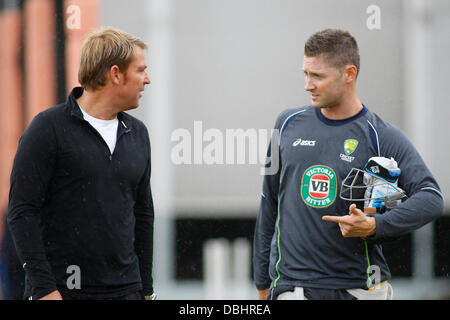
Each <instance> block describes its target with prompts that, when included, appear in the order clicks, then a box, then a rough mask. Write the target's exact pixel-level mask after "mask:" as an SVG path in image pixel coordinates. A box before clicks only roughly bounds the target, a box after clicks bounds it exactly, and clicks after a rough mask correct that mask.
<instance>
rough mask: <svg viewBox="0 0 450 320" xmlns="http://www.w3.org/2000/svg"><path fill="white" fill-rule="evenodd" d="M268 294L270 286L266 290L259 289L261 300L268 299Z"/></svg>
mask: <svg viewBox="0 0 450 320" xmlns="http://www.w3.org/2000/svg"><path fill="white" fill-rule="evenodd" d="M268 295H269V288H267V289H264V290H258V298H259V300H267V296H268Z"/></svg>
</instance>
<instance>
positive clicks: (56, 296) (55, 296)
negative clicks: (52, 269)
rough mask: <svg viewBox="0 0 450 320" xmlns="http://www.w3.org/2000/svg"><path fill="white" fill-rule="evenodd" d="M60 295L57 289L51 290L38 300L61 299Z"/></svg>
mask: <svg viewBox="0 0 450 320" xmlns="http://www.w3.org/2000/svg"><path fill="white" fill-rule="evenodd" d="M62 299H63V298H62V296H61V294H60V293H59V291H58V290H55V291H52V292H50V293H49V294H47V295H45V296H43V297H42V298H40V299H39V300H62Z"/></svg>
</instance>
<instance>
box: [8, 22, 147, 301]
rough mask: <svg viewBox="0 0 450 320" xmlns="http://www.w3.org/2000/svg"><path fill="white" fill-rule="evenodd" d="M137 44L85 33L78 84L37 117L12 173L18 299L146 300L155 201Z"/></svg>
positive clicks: (124, 37) (113, 32) (118, 35)
mask: <svg viewBox="0 0 450 320" xmlns="http://www.w3.org/2000/svg"><path fill="white" fill-rule="evenodd" d="M146 48H147V46H146V45H145V43H144V42H143V41H142V40H140V39H138V38H137V37H134V36H132V35H130V34H127V33H125V32H123V31H121V30H118V29H115V28H101V29H99V30H96V31H94V32H92V33H91V34H90V35H89V36H88V37H87V38H86V39H85V42H84V44H83V47H82V50H81V57H80V66H79V82H80V84H81V87H76V88H74V89H73V90H72V92H71V93H70V95H69V97H68V100H67V101H66V102H65V103H62V104H59V105H57V106H54V107H52V108H49V109H47V110H46V111H43V112H41V113H40V114H38V115H37V116H36V117H35V118H34V119H33V121H32V123H31V124H30V126H29V127H28V128H27V129H26V131H25V133H24V134H23V136H22V138H21V140H20V143H19V147H18V150H17V153H16V157H15V160H14V166H13V170H12V174H11V190H10V202H9V208H8V215H7V219H8V224H9V227H10V229H11V232H12V235H13V238H14V242H15V245H16V249H17V252H18V255H19V257H20V259H21V262H22V264H23V267H24V270H25V274H26V277H25V278H26V281H25V282H26V288H25V293H24V298H25V299H33V300H34V299H144V298H147V297H151V296H152V294H153V279H152V263H153V261H152V259H153V221H154V211H153V200H152V194H151V188H150V170H151V165H150V164H151V162H150V141H149V136H148V132H147V129H146V127H145V125H144V124H143V123H142V122H141V121H139V120H138V119H136V118H134V117H132V116H131V115H129V114H127V113H125V111H126V110H130V109H134V108H137V107H138V106H139V99H140V98H141V97H142V91H144V87H145V86H146V85H148V84H150V79H149V76H148V74H147V72H146V61H145V54H144V53H145V50H146Z"/></svg>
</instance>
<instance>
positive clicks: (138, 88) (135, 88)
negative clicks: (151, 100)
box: [120, 46, 150, 110]
mask: <svg viewBox="0 0 450 320" xmlns="http://www.w3.org/2000/svg"><path fill="white" fill-rule="evenodd" d="M146 68H147V64H146V63H145V56H144V50H143V49H142V48H140V47H138V46H135V47H134V55H133V59H132V61H131V63H130V65H129V66H128V69H127V70H126V72H125V73H124V82H123V84H122V85H121V90H120V92H121V94H120V97H121V100H122V99H123V110H130V109H135V108H137V107H138V106H139V99H140V98H141V97H142V91H144V87H145V85H147V84H150V78H149V76H148V74H147V71H146Z"/></svg>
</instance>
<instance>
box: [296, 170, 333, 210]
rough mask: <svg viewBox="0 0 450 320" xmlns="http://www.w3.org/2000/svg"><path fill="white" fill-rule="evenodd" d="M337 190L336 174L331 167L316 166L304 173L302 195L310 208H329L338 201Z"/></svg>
mask: <svg viewBox="0 0 450 320" xmlns="http://www.w3.org/2000/svg"><path fill="white" fill-rule="evenodd" d="M336 189H337V180H336V174H335V173H334V171H333V169H331V168H330V167H327V166H321V165H316V166H312V167H309V168H308V169H306V171H305V172H304V173H303V176H302V182H301V195H302V199H303V201H304V202H305V203H306V204H307V205H308V206H311V207H314V208H325V207H328V206H329V205H331V204H332V203H333V202H334V200H335V199H336Z"/></svg>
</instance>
